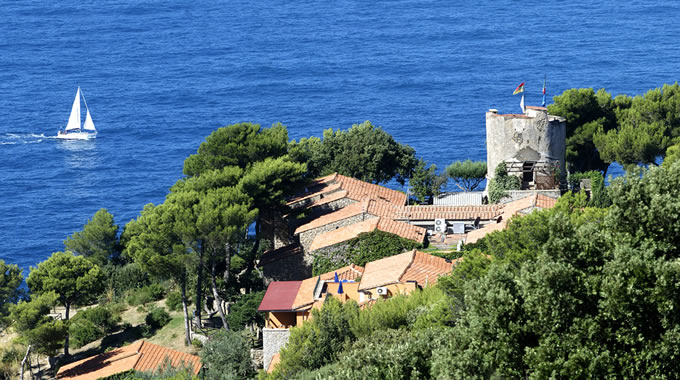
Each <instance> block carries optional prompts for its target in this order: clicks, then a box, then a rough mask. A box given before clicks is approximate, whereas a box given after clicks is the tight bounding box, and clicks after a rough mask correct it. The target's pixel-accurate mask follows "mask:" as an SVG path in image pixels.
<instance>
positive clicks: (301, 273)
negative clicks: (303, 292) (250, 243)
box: [262, 252, 312, 284]
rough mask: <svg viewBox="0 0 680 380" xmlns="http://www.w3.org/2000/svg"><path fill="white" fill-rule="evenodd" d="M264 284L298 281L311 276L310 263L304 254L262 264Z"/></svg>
mask: <svg viewBox="0 0 680 380" xmlns="http://www.w3.org/2000/svg"><path fill="white" fill-rule="evenodd" d="M262 274H263V276H264V280H265V283H266V284H269V283H270V282H272V281H300V280H304V279H306V278H310V277H312V265H311V263H308V262H306V261H305V255H304V254H303V253H302V252H300V253H299V254H296V255H291V256H288V257H284V258H282V259H280V260H276V261H272V262H270V263H268V264H266V265H263V266H262Z"/></svg>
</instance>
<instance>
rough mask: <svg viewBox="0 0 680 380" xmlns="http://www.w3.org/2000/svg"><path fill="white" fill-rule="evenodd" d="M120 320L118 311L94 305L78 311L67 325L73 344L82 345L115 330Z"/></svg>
mask: <svg viewBox="0 0 680 380" xmlns="http://www.w3.org/2000/svg"><path fill="white" fill-rule="evenodd" d="M120 320H121V318H120V314H119V313H115V312H113V311H112V310H111V309H109V308H108V307H105V306H95V307H93V308H89V309H86V310H82V311H79V312H78V313H77V314H76V315H75V316H73V318H72V319H71V323H70V325H69V334H70V337H71V340H72V342H73V345H74V346H75V347H82V346H84V345H86V344H88V343H90V342H94V341H95V340H97V339H99V338H101V337H103V336H105V335H106V334H108V333H111V332H113V331H115V330H116V329H117V328H118V323H119V322H120Z"/></svg>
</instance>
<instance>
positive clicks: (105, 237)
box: [64, 208, 118, 267]
mask: <svg viewBox="0 0 680 380" xmlns="http://www.w3.org/2000/svg"><path fill="white" fill-rule="evenodd" d="M117 235H118V226H117V225H115V224H114V222H113V215H111V214H109V212H108V211H107V210H106V209H105V208H103V209H101V210H99V211H97V212H96V213H95V214H94V216H93V217H92V220H88V221H87V224H85V226H84V227H83V230H82V231H79V232H76V233H74V234H73V235H71V236H70V237H68V238H67V239H66V241H64V246H65V247H66V250H67V251H70V252H73V253H74V254H76V255H81V256H85V257H86V258H87V259H89V260H90V261H92V262H93V263H94V264H97V265H99V266H100V267H101V266H104V265H106V264H107V263H108V262H109V261H112V260H115V259H117V255H118V239H117Z"/></svg>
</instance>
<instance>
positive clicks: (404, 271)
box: [398, 248, 417, 281]
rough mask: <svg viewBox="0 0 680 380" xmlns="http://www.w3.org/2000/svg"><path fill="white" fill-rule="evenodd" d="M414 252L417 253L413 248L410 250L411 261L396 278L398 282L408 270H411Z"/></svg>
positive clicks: (414, 258) (414, 256)
mask: <svg viewBox="0 0 680 380" xmlns="http://www.w3.org/2000/svg"><path fill="white" fill-rule="evenodd" d="M416 251H417V250H416V249H415V248H414V249H413V250H411V261H410V262H409V263H408V265H407V266H406V268H404V270H403V271H402V272H401V274H400V275H399V277H398V279H399V281H401V279H402V278H403V277H404V275H405V274H406V272H407V271H408V270H409V268H411V265H413V262H414V261H415V260H416ZM405 253H406V252H405Z"/></svg>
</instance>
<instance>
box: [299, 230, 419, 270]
mask: <svg viewBox="0 0 680 380" xmlns="http://www.w3.org/2000/svg"><path fill="white" fill-rule="evenodd" d="M414 248H421V245H420V244H418V243H416V242H414V241H413V240H409V239H404V238H402V237H400V236H397V235H394V234H391V233H389V232H383V231H380V230H375V231H371V232H363V233H361V234H359V236H357V237H355V238H354V239H351V240H349V241H348V242H347V249H346V250H344V251H342V252H337V253H335V254H334V255H326V254H323V255H317V256H315V257H314V263H313V266H312V272H313V274H314V275H315V276H316V275H319V274H322V273H327V272H330V271H332V270H334V269H338V268H341V267H344V266H346V265H350V264H355V265H359V266H364V265H366V263H368V262H371V261H375V260H380V259H382V258H383V257H388V256H394V255H398V254H400V253H402V252H406V251H410V250H412V249H414Z"/></svg>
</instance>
